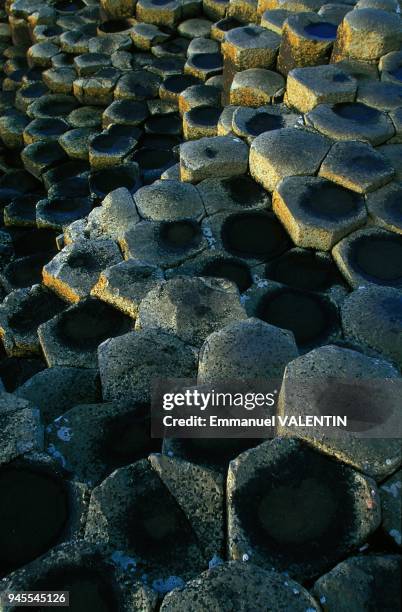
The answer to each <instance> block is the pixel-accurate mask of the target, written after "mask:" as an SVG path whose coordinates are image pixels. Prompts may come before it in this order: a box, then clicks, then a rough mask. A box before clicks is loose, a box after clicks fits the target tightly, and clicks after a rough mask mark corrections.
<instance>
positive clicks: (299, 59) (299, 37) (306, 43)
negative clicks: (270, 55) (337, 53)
mask: <svg viewBox="0 0 402 612" xmlns="http://www.w3.org/2000/svg"><path fill="white" fill-rule="evenodd" d="M335 38H336V25H334V24H333V23H330V22H325V21H324V20H323V17H321V16H320V15H317V14H316V13H295V14H291V15H289V17H288V18H287V19H286V21H285V23H284V26H283V32H282V41H281V46H280V48H279V54H278V62H277V67H278V71H279V72H280V73H281V74H283V75H287V74H288V72H289V71H290V70H292V69H293V68H298V67H302V66H318V65H319V64H325V63H327V61H328V58H329V54H330V52H331V48H332V44H333V42H334V40H335Z"/></svg>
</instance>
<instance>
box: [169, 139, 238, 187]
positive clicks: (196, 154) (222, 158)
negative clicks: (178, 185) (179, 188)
mask: <svg viewBox="0 0 402 612" xmlns="http://www.w3.org/2000/svg"><path fill="white" fill-rule="evenodd" d="M247 165H248V147H247V145H245V144H244V143H243V142H242V141H241V140H240V139H239V138H233V137H229V136H216V137H213V138H200V139H199V140H197V141H194V142H185V143H184V144H182V145H181V147H180V179H181V180H182V181H186V182H190V183H198V182H199V181H201V180H202V179H206V178H213V177H219V178H221V177H225V176H235V175H237V174H245V173H246V172H247Z"/></svg>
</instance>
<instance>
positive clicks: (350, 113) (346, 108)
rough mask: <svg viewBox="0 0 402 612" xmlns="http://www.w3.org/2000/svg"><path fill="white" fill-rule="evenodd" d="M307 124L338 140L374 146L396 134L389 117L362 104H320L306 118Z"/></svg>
mask: <svg viewBox="0 0 402 612" xmlns="http://www.w3.org/2000/svg"><path fill="white" fill-rule="evenodd" d="M306 123H307V125H310V126H312V127H313V128H315V129H316V130H318V131H319V132H321V133H322V134H325V136H328V137H329V138H333V139H334V140H347V141H349V140H361V141H364V142H369V143H371V144H372V145H373V146H376V145H380V144H383V143H384V142H386V141H387V140H389V139H390V138H392V136H393V135H394V133H395V129H394V126H393V123H392V121H391V119H390V118H389V117H388V115H386V114H385V113H383V112H381V111H379V110H377V109H375V108H371V107H370V106H367V105H366V104H363V103H361V102H356V103H347V102H344V103H342V102H340V103H338V102H337V103H336V104H332V105H331V104H320V105H319V106H317V107H316V108H314V109H313V110H312V111H310V112H309V113H308V114H307V115H306Z"/></svg>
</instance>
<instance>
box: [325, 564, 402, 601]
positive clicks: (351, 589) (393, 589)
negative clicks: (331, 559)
mask: <svg viewBox="0 0 402 612" xmlns="http://www.w3.org/2000/svg"><path fill="white" fill-rule="evenodd" d="M400 574H401V558H400V556H399V555H386V554H384V555H382V554H371V555H359V556H356V557H350V558H349V559H346V560H345V561H342V563H339V565H336V566H335V567H334V568H333V569H332V570H331V571H330V572H328V573H327V574H324V576H321V578H319V579H318V580H317V582H316V583H315V584H314V587H313V593H314V595H315V596H316V597H317V599H318V600H319V601H322V602H323V603H324V605H323V609H324V610H337V612H348V611H349V610H351V609H353V610H355V611H356V612H363V610H365V609H367V601H370V602H371V603H372V605H373V606H375V607H376V608H377V609H378V610H385V609H386V608H389V609H390V610H393V609H398V607H400V605H401V594H400V593H401V589H400V586H399V579H400ZM373 576H375V579H374V580H373ZM377 584H378V585H381V588H379V587H377V586H376V585H377Z"/></svg>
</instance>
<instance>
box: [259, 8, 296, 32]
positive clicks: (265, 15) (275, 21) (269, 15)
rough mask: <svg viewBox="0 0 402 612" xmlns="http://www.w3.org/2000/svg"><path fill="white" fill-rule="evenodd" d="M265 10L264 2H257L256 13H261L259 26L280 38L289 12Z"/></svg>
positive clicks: (284, 10)
mask: <svg viewBox="0 0 402 612" xmlns="http://www.w3.org/2000/svg"><path fill="white" fill-rule="evenodd" d="M264 9H265V2H261V1H260V2H259V6H258V12H259V13H261V11H262V15H261V22H260V25H261V26H262V27H263V28H266V29H267V30H271V31H272V32H275V34H279V36H282V32H283V26H284V25H285V21H286V19H287V18H288V17H289V15H290V14H291V11H288V10H287V9H267V10H264Z"/></svg>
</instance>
